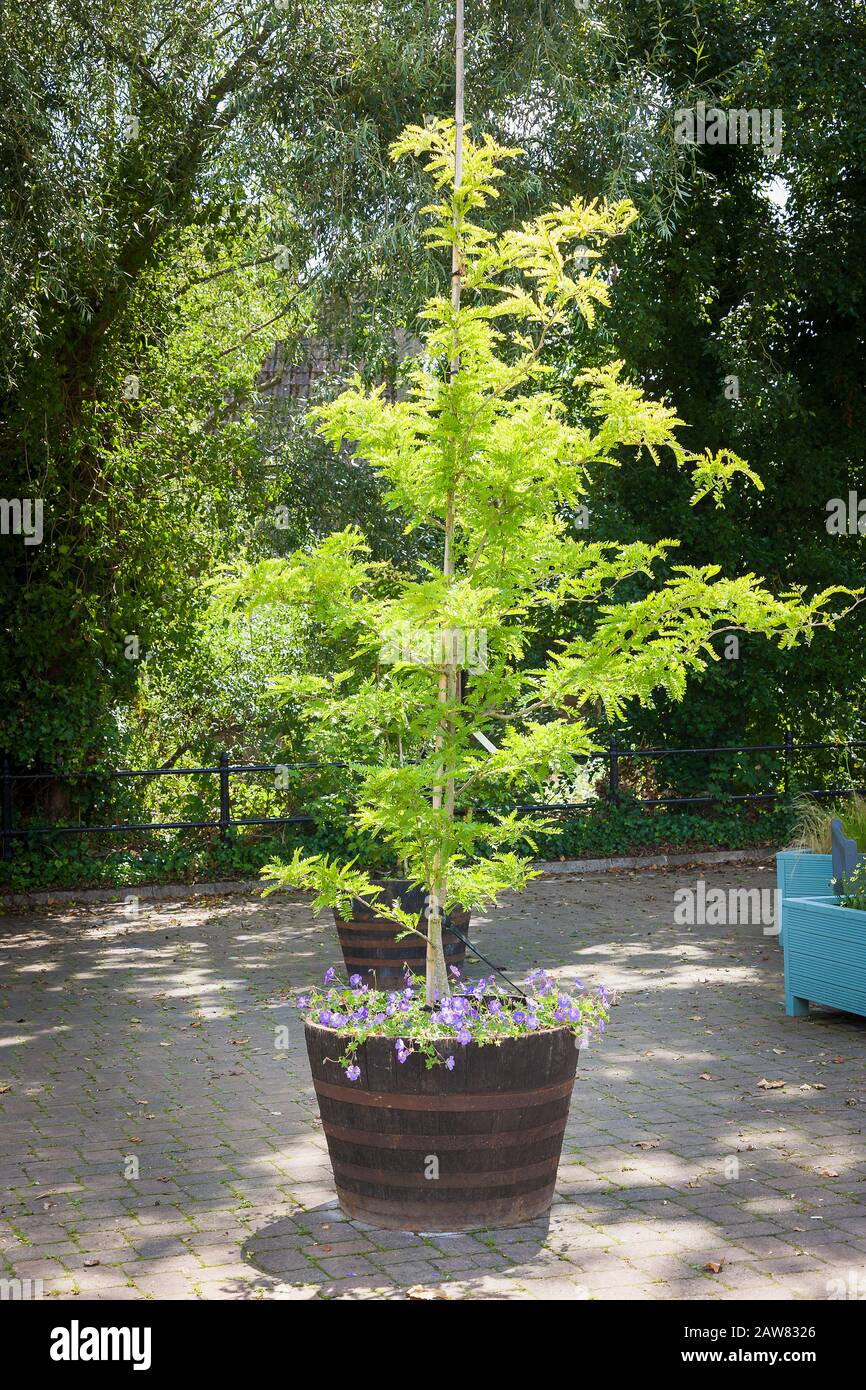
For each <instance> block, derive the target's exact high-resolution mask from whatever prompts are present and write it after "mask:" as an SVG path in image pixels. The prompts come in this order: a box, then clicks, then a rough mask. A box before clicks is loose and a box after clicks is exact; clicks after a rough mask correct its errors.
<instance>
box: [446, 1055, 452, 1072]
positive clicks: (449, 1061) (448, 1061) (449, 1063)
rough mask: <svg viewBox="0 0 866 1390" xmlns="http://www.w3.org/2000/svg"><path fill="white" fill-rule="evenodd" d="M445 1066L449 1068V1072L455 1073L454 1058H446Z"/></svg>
mask: <svg viewBox="0 0 866 1390" xmlns="http://www.w3.org/2000/svg"><path fill="white" fill-rule="evenodd" d="M445 1065H446V1067H447V1068H448V1070H449V1071H453V1070H454V1058H453V1057H446V1058H445Z"/></svg>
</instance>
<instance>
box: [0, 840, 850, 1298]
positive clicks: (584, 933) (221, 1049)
mask: <svg viewBox="0 0 866 1390" xmlns="http://www.w3.org/2000/svg"><path fill="white" fill-rule="evenodd" d="M699 876H700V877H701V878H704V879H705V881H706V883H707V885H708V887H716V886H718V887H722V888H726V889H728V888H736V887H763V888H769V887H772V886H773V883H774V877H773V873H772V866H771V865H770V864H769V862H768V863H766V864H764V865H763V866H758V865H737V866H736V867H721V868H715V867H714V868H708V869H700V868H696V869H694V870H684V869H682V868H677V869H676V870H670V871H659V872H655V873H647V872H644V873H619V874H607V875H593V876H591V877H589V876H587V877H585V878H584V879H583V880H582V881H581V880H578V879H567V880H566V879H548V880H544V881H537V882H536V883H535V884H534V885H533V886H532V887H531V889H530V890H529V892H527V893H526V894H525V895H524V897H523V898H522V899H512V900H510V901H509V902H508V903H507V904H506V905H505V906H503V907H502V909H501V910H500V911H499V912H498V913H497V915H496V919H495V928H494V922H493V920H492V919H490V918H485V919H482V920H481V921H480V922H478V923H476V924H475V928H474V931H475V939H476V940H477V942H478V945H479V947H480V949H481V950H483V951H484V952H485V954H488V955H491V958H492V959H494V960H495V961H496V963H497V964H502V965H506V966H510V967H511V969H512V970H515V971H520V970H525V969H529V968H531V967H532V966H534V965H543V966H545V967H547V968H550V969H553V970H554V971H556V972H558V973H559V975H560V976H561V977H562V978H563V979H574V978H577V977H579V978H581V979H582V980H583V981H584V982H586V983H594V984H598V983H605V984H607V985H608V986H609V987H612V988H614V989H615V990H616V991H617V995H618V1002H617V1004H616V1007H615V1008H614V1010H613V1013H612V1018H611V1024H610V1027H609V1030H608V1033H607V1036H606V1039H605V1042H604V1044H603V1045H602V1046H601V1047H596V1046H592V1047H591V1048H589V1049H584V1050H583V1052H582V1053H581V1062H580V1067H579V1071H578V1082H577V1085H576V1087H575V1094H574V1100H573V1102H572V1108H571V1119H570V1123H569V1128H568V1134H567V1137H566V1143H565V1149H564V1152H563V1161H562V1165H561V1167H560V1173H559V1184H558V1190H557V1200H556V1203H555V1205H554V1207H553V1210H552V1212H551V1215H550V1218H549V1220H545V1221H543V1222H536V1223H535V1224H533V1225H531V1226H526V1227H523V1228H519V1229H512V1230H491V1231H485V1232H479V1233H477V1234H473V1235H468V1236H467V1235H461V1236H429V1237H425V1236H415V1235H404V1234H400V1233H396V1234H395V1233H386V1232H377V1231H373V1230H370V1229H368V1228H365V1227H362V1226H360V1225H359V1224H357V1223H353V1222H350V1221H347V1220H345V1219H344V1218H343V1217H342V1216H341V1214H340V1212H339V1210H338V1208H337V1206H336V1203H335V1200H334V1192H333V1188H332V1185H331V1179H330V1171H329V1167H328V1161H327V1153H326V1147H325V1141H324V1138H323V1136H322V1132H321V1128H320V1125H319V1121H318V1118H317V1112H316V1106H315V1100H314V1096H313V1090H312V1086H311V1083H310V1080H309V1075H308V1071H307V1065H306V1055H305V1052H304V1045H303V1034H302V1030H301V1028H300V1027H299V1024H298V1021H297V1015H296V1012H295V1010H294V1008H293V1007H292V1005H291V1003H290V995H291V994H292V993H293V992H294V991H295V990H297V989H299V988H301V987H303V986H307V985H309V984H310V983H311V982H312V981H314V980H316V979H317V978H321V973H322V971H323V970H324V968H325V967H326V966H327V965H329V964H332V963H336V962H337V958H338V953H337V947H336V940H335V934H334V930H333V927H332V926H331V925H330V924H329V923H328V921H327V920H325V919H324V918H321V919H316V918H314V916H313V915H312V913H311V911H310V909H309V908H308V907H307V906H306V905H305V904H304V903H300V902H288V901H282V902H281V901H279V900H278V899H276V898H270V899H268V900H267V901H266V902H262V901H261V900H259V899H258V898H256V897H255V896H252V895H245V896H239V897H231V898H223V899H219V900H217V901H214V900H213V899H209V900H206V899H198V900H193V901H186V902H180V903H167V902H159V903H153V904H149V903H147V902H145V901H144V900H142V902H141V904H140V909H139V912H138V915H137V916H135V915H133V912H132V909H131V908H128V907H125V906H124V905H123V904H119V905H117V906H113V905H103V904H99V905H98V906H92V905H91V906H88V907H65V908H54V909H40V910H34V911H32V912H27V913H21V914H19V915H17V916H15V917H6V918H5V919H4V920H3V923H2V927H0V1276H5V1277H7V1278H8V1277H17V1278H20V1279H36V1280H41V1281H42V1290H43V1293H44V1296H45V1297H49V1296H53V1297H57V1298H70V1297H73V1298H74V1297H78V1298H99V1299H140V1298H206V1299H212V1298H218V1299H226V1298H228V1299H267V1298H278V1299H310V1298H319V1299H322V1298H350V1299H365V1298H376V1299H378V1298H406V1297H420V1296H423V1294H424V1293H426V1295H427V1296H429V1295H430V1294H431V1293H434V1294H438V1295H440V1296H445V1297H450V1298H482V1299H489V1298H493V1299H503V1298H505V1299H731V1298H759V1299H792V1298H796V1299H826V1298H828V1297H841V1296H847V1297H852V1296H854V1297H860V1298H863V1297H866V1203H864V1197H866V1149H864V1136H863V1129H864V1122H866V1021H864V1020H859V1019H856V1018H852V1017H849V1016H844V1015H839V1014H834V1013H830V1012H829V1011H826V1010H813V1013H812V1016H811V1017H810V1018H809V1019H789V1018H786V1017H785V1014H784V1011H783V1005H782V966H781V952H780V949H779V946H778V944H777V941H776V939H775V937H773V936H767V935H765V934H764V932H763V930H762V928H761V926H760V925H747V924H744V925H734V926H694V927H686V926H676V925H674V896H673V895H674V891H675V890H676V889H677V888H680V887H683V886H688V885H694V884H695V882H696V879H697V878H698V877H699ZM284 1025H288V1029H289V1046H288V1049H286V1048H285V1047H284V1046H282V1044H283V1042H284V1037H283V1034H282V1031H281V1030H282V1028H283V1026H284ZM762 1081H763V1082H769V1081H774V1082H779V1081H782V1082H784V1086H775V1087H772V1088H767V1087H762V1086H761V1084H760V1083H761V1082H762ZM705 1267H706V1268H705ZM712 1267H717V1272H714V1268H712ZM410 1291H411V1293H410Z"/></svg>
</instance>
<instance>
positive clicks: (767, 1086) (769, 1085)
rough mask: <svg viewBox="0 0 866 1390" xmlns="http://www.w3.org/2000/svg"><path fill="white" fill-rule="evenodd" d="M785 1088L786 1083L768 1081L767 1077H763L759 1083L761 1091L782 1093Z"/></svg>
mask: <svg viewBox="0 0 866 1390" xmlns="http://www.w3.org/2000/svg"><path fill="white" fill-rule="evenodd" d="M784 1086H785V1082H784V1081H768V1080H767V1078H766V1076H762V1077H761V1079H760V1081H759V1082H758V1090H759V1091H781V1090H782V1089H783V1088H784Z"/></svg>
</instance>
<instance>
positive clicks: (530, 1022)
mask: <svg viewBox="0 0 866 1390" xmlns="http://www.w3.org/2000/svg"><path fill="white" fill-rule="evenodd" d="M526 1026H527V1028H537V1027H538V1018H537V1016H536V1015H535V1014H527V1015H526Z"/></svg>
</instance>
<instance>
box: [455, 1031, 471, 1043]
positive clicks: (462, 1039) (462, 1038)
mask: <svg viewBox="0 0 866 1390" xmlns="http://www.w3.org/2000/svg"><path fill="white" fill-rule="evenodd" d="M457 1041H458V1042H459V1043H460V1044H461V1045H462V1046H463V1047H465V1046H466V1044H467V1043H470V1042H471V1041H472V1034H471V1033H470V1031H469V1029H468V1028H460V1029H458V1032H457Z"/></svg>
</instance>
